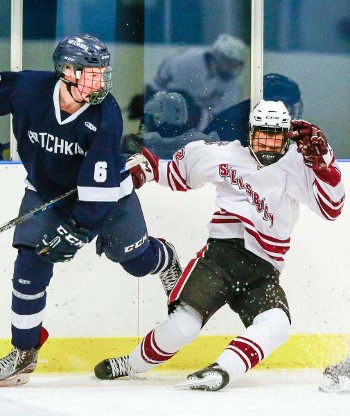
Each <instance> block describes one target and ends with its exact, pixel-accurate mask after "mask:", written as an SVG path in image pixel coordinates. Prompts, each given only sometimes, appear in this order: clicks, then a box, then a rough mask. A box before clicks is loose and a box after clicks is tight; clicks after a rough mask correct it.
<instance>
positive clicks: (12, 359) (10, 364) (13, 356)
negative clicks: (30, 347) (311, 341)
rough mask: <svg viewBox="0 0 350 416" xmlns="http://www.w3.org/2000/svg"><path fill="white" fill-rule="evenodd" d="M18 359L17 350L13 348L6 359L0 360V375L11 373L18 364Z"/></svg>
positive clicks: (18, 353) (19, 356)
mask: <svg viewBox="0 0 350 416" xmlns="http://www.w3.org/2000/svg"><path fill="white" fill-rule="evenodd" d="M20 358H21V354H20V351H19V350H18V349H17V348H13V349H12V350H11V351H10V353H9V354H8V355H7V356H6V357H4V358H2V359H1V360H0V374H5V373H9V372H11V371H12V369H14V368H16V366H17V364H18V362H20Z"/></svg>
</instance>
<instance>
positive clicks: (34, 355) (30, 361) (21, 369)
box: [0, 328, 48, 387]
mask: <svg viewBox="0 0 350 416" xmlns="http://www.w3.org/2000/svg"><path fill="white" fill-rule="evenodd" d="M47 338H48V333H47V331H46V329H45V328H42V330H41V335H40V343H39V346H38V347H37V348H32V349H30V350H20V349H19V348H16V347H13V348H12V350H11V351H10V352H9V354H8V355H7V356H6V357H4V358H2V359H0V387H8V386H16V385H20V384H25V383H28V381H29V378H30V373H32V372H33V371H34V370H35V368H36V365H37V362H38V353H39V350H40V348H41V346H42V345H43V343H44V342H45V341H46V340H47Z"/></svg>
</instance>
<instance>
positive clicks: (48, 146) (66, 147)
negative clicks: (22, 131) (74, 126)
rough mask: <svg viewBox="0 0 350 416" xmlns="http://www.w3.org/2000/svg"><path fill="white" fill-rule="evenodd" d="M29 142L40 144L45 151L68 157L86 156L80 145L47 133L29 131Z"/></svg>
mask: <svg viewBox="0 0 350 416" xmlns="http://www.w3.org/2000/svg"><path fill="white" fill-rule="evenodd" d="M28 137H29V140H30V141H31V142H32V143H34V144H35V143H38V144H39V145H40V146H41V147H42V148H43V149H45V150H47V151H48V152H52V153H59V154H64V155H68V156H74V155H77V154H80V155H84V156H85V152H84V151H83V149H82V148H81V147H80V146H79V144H78V143H70V142H68V141H67V140H64V139H61V138H59V137H57V136H53V135H52V134H49V133H46V132H38V133H37V132H35V131H30V130H29V131H28Z"/></svg>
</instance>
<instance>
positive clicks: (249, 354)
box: [227, 337, 264, 371]
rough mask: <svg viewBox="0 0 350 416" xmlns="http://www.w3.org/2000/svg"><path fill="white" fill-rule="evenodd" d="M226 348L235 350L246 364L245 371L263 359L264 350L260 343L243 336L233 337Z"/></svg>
mask: <svg viewBox="0 0 350 416" xmlns="http://www.w3.org/2000/svg"><path fill="white" fill-rule="evenodd" d="M227 349H229V350H230V351H233V352H235V353H236V354H237V355H238V356H239V357H240V358H241V360H242V361H243V362H244V364H245V366H246V371H247V370H249V369H250V368H253V367H255V366H256V365H257V364H258V363H259V362H260V361H261V360H263V359H264V352H263V350H262V348H261V347H260V345H258V344H257V343H256V342H254V341H252V340H251V339H248V338H245V337H237V338H235V339H233V340H232V341H231V342H230V344H229V345H228V346H227Z"/></svg>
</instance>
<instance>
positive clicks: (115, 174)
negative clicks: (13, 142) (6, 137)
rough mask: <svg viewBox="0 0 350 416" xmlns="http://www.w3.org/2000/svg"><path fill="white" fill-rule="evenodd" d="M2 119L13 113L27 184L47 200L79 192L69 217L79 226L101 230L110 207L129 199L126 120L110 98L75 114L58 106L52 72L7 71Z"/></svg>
mask: <svg viewBox="0 0 350 416" xmlns="http://www.w3.org/2000/svg"><path fill="white" fill-rule="evenodd" d="M0 75H1V80H0V115H5V114H9V113H12V115H13V131H14V134H15V137H16V139H17V146H18V147H17V150H18V154H19V156H20V158H21V161H22V163H23V165H24V167H25V169H26V171H27V174H28V180H29V182H30V183H31V184H32V185H33V186H34V188H35V189H36V190H37V192H38V194H39V195H40V196H41V197H42V198H43V199H44V200H45V201H47V200H50V199H52V198H54V197H56V196H58V195H60V194H62V193H64V192H67V191H69V190H71V189H73V188H77V189H78V201H76V203H75V206H74V208H73V209H72V212H71V213H70V214H71V216H72V218H74V219H75V220H76V221H77V222H78V224H79V225H80V226H83V227H86V228H88V229H90V230H93V229H95V228H98V227H99V226H100V225H101V222H102V221H103V220H104V219H105V218H106V215H107V214H108V212H109V210H110V208H111V205H112V204H114V203H115V202H116V201H118V199H120V198H121V197H123V196H125V195H128V194H130V192H131V191H132V181H131V177H130V175H128V174H123V175H121V174H120V169H121V167H123V166H124V163H125V159H124V158H123V157H122V156H121V153H120V147H119V146H120V138H121V136H122V129H123V123H122V116H121V111H120V108H119V106H118V104H117V102H116V100H115V99H114V97H113V96H112V94H108V95H107V96H106V98H105V99H104V101H103V102H102V103H101V104H99V105H89V104H85V105H84V106H83V107H82V108H81V109H80V110H79V111H77V112H76V113H74V114H68V113H65V112H63V111H61V110H60V107H59V85H60V82H61V81H60V80H58V79H57V77H56V75H55V74H54V73H52V72H44V71H22V72H2V73H1V74H0Z"/></svg>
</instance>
